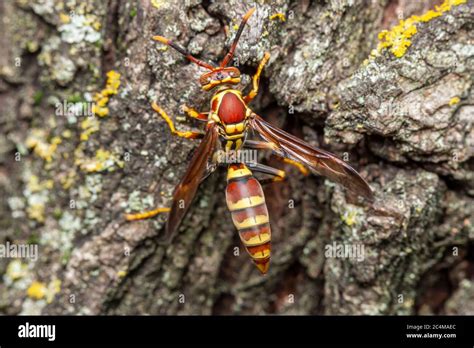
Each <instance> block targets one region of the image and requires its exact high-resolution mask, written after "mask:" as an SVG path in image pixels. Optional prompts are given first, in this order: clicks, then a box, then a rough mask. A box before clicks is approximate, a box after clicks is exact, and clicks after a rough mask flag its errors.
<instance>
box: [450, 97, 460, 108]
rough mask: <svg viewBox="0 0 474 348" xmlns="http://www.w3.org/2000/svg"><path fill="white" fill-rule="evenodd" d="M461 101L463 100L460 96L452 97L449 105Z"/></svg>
mask: <svg viewBox="0 0 474 348" xmlns="http://www.w3.org/2000/svg"><path fill="white" fill-rule="evenodd" d="M460 101H461V99H459V97H452V98H451V100H450V101H449V106H453V105H456V104H457V103H459V102H460Z"/></svg>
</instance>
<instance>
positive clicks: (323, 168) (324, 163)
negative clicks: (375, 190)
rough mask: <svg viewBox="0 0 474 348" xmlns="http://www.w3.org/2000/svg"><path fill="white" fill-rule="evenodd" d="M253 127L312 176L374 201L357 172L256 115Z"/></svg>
mask: <svg viewBox="0 0 474 348" xmlns="http://www.w3.org/2000/svg"><path fill="white" fill-rule="evenodd" d="M250 126H251V128H252V129H253V130H255V131H256V132H257V133H258V134H259V135H260V136H261V137H262V138H263V139H264V140H266V141H267V142H269V143H271V144H272V145H273V147H274V151H275V152H276V153H277V154H279V155H280V156H283V157H288V158H290V159H292V160H294V161H297V162H299V163H301V164H303V165H305V166H307V167H308V168H309V169H310V170H311V171H312V172H314V173H316V174H319V175H322V176H325V177H327V178H329V179H331V180H332V181H334V182H337V183H339V184H341V185H342V186H344V187H346V188H347V189H349V190H350V191H352V192H354V193H356V194H358V195H361V196H363V197H365V198H367V199H369V200H371V201H372V200H373V194H372V190H371V189H370V186H369V185H368V184H367V182H366V181H365V180H364V179H363V178H362V177H361V176H360V175H359V173H357V171H356V170H355V169H354V168H352V167H351V166H350V165H348V164H347V163H345V162H344V161H343V160H341V159H339V158H337V157H336V156H335V155H333V154H332V153H330V152H327V151H324V150H321V149H317V148H315V147H312V146H311V145H309V144H308V143H306V142H305V141H303V140H301V139H299V138H297V137H295V136H293V135H291V134H289V133H287V132H285V131H283V130H281V129H279V128H277V127H275V126H272V125H271V124H270V123H268V122H266V121H265V120H264V119H262V118H261V117H260V116H258V115H256V114H253V115H252V117H251V118H250Z"/></svg>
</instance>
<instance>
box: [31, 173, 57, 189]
mask: <svg viewBox="0 0 474 348" xmlns="http://www.w3.org/2000/svg"><path fill="white" fill-rule="evenodd" d="M53 185H54V181H53V180H52V179H48V180H44V181H40V180H39V178H38V177H37V176H36V175H31V176H30V177H29V180H28V183H27V188H28V190H29V191H30V192H32V193H33V192H40V191H43V190H51V189H52V188H53Z"/></svg>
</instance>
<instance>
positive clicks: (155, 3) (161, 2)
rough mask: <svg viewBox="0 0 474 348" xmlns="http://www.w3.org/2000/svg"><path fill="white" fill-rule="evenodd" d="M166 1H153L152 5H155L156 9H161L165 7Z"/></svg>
mask: <svg viewBox="0 0 474 348" xmlns="http://www.w3.org/2000/svg"><path fill="white" fill-rule="evenodd" d="M164 3H165V2H164V1H163V0H151V4H152V5H153V7H155V8H160V7H161V6H163V5H164Z"/></svg>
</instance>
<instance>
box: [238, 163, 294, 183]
mask: <svg viewBox="0 0 474 348" xmlns="http://www.w3.org/2000/svg"><path fill="white" fill-rule="evenodd" d="M247 165H248V166H249V168H250V169H251V170H253V171H255V172H259V173H264V174H268V175H271V176H272V177H271V178H268V179H263V180H260V183H261V184H266V183H268V182H276V181H283V180H286V173H285V171H284V170H281V169H276V168H273V167H269V166H266V165H264V164H260V163H248V164H247Z"/></svg>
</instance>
